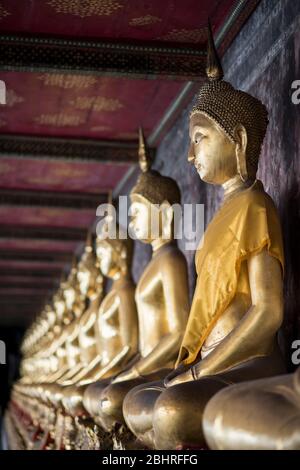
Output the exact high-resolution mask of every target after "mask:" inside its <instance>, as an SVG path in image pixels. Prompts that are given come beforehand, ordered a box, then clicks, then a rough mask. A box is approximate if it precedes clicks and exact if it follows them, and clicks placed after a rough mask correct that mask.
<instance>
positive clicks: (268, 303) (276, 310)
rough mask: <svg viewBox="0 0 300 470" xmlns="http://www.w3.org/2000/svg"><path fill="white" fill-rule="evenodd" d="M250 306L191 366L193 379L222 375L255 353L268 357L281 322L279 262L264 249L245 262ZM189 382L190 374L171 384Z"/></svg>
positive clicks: (176, 379) (281, 299)
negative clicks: (236, 322) (204, 355)
mask: <svg viewBox="0 0 300 470" xmlns="http://www.w3.org/2000/svg"><path fill="white" fill-rule="evenodd" d="M248 274H249V283H250V289H251V298H252V305H251V307H250V308H249V310H248V312H247V313H246V314H245V315H244V316H243V318H242V319H241V320H240V322H239V323H238V325H237V326H236V328H235V329H234V330H233V331H232V332H231V333H230V334H229V335H228V336H226V338H225V339H224V340H223V341H222V342H221V343H220V344H219V345H218V346H217V347H216V348H215V349H214V350H213V351H212V352H211V353H210V354H209V355H208V356H206V357H205V358H204V359H202V360H201V361H200V362H198V363H197V364H196V365H194V366H193V372H194V377H196V378H200V377H203V376H206V375H213V374H217V373H221V372H224V371H226V370H228V369H230V368H231V367H233V366H235V365H237V364H239V363H241V362H243V361H246V360H248V359H250V358H252V357H256V356H257V355H258V354H260V355H263V354H268V353H269V352H270V347H271V345H272V341H273V339H274V335H275V334H276V332H277V330H278V329H279V327H280V325H281V323H282V319H283V295H282V272H281V265H280V263H279V261H278V260H277V259H276V258H274V257H272V256H271V255H269V254H268V252H267V250H266V249H264V250H263V251H262V252H260V253H259V254H256V255H253V256H252V257H251V258H249V260H248ZM188 380H193V378H192V374H191V371H187V372H184V373H183V374H181V375H179V376H178V377H176V378H175V379H174V380H173V381H171V383H170V385H175V383H180V382H185V381H188Z"/></svg>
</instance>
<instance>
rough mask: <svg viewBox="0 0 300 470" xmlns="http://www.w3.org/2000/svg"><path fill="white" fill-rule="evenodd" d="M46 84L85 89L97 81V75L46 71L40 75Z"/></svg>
mask: <svg viewBox="0 0 300 470" xmlns="http://www.w3.org/2000/svg"><path fill="white" fill-rule="evenodd" d="M38 79H39V80H42V81H43V82H44V85H45V86H57V87H60V88H64V89H65V90H69V89H72V88H77V89H84V88H88V87H90V86H92V85H94V84H95V83H96V82H97V78H96V77H90V76H86V75H64V74H62V73H44V74H42V75H40V76H39V77H38Z"/></svg>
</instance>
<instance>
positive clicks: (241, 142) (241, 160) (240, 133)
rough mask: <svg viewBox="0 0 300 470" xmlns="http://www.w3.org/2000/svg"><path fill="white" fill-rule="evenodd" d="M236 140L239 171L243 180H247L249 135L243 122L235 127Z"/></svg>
mask: <svg viewBox="0 0 300 470" xmlns="http://www.w3.org/2000/svg"><path fill="white" fill-rule="evenodd" d="M234 140H235V142H236V146H235V156H236V164H237V171H238V174H239V175H240V177H241V180H242V181H247V179H248V171H247V158H246V150H247V143H248V136H247V131H246V129H245V127H244V126H243V125H242V124H237V125H236V127H235V129H234Z"/></svg>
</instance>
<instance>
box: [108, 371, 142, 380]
mask: <svg viewBox="0 0 300 470" xmlns="http://www.w3.org/2000/svg"><path fill="white" fill-rule="evenodd" d="M138 377H140V374H139V373H138V370H137V369H136V368H135V367H132V368H131V369H129V370H126V371H125V372H122V374H119V375H117V377H115V378H114V379H113V380H112V383H117V382H125V380H133V379H137V378H138Z"/></svg>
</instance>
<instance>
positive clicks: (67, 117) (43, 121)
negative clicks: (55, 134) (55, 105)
mask: <svg viewBox="0 0 300 470" xmlns="http://www.w3.org/2000/svg"><path fill="white" fill-rule="evenodd" d="M35 122H36V123H37V124H40V125H47V126H55V127H64V126H79V125H80V124H84V123H85V120H84V119H83V118H82V117H81V116H77V115H75V114H64V113H56V114H55V113H54V114H41V115H40V116H38V117H36V118H35Z"/></svg>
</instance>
